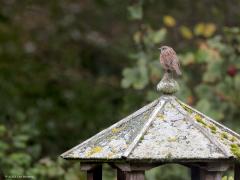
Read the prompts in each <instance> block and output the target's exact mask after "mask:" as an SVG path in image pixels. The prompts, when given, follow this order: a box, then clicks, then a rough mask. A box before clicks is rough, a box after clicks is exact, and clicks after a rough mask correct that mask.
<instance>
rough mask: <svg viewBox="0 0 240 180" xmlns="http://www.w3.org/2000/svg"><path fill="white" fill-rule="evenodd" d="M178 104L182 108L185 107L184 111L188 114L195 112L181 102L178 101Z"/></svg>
mask: <svg viewBox="0 0 240 180" xmlns="http://www.w3.org/2000/svg"><path fill="white" fill-rule="evenodd" d="M177 102H178V103H179V104H180V106H182V107H183V109H185V110H186V111H187V112H188V113H190V114H192V113H193V110H192V109H190V108H189V107H187V106H186V105H185V104H182V103H181V102H180V101H178V100H177Z"/></svg>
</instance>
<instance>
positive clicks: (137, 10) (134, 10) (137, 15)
mask: <svg viewBox="0 0 240 180" xmlns="http://www.w3.org/2000/svg"><path fill="white" fill-rule="evenodd" d="M128 12H129V15H130V18H131V19H133V20H139V19H142V16H143V11H142V5H141V4H140V3H139V4H136V5H133V6H129V7H128Z"/></svg>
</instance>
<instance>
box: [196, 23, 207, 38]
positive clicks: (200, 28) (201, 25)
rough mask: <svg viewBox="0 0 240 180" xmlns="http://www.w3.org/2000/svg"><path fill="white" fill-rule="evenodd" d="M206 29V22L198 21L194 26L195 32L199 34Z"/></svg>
mask: <svg viewBox="0 0 240 180" xmlns="http://www.w3.org/2000/svg"><path fill="white" fill-rule="evenodd" d="M204 31H205V24H204V23H198V24H196V25H195V27H194V34H195V35H197V36H199V35H202V34H204Z"/></svg>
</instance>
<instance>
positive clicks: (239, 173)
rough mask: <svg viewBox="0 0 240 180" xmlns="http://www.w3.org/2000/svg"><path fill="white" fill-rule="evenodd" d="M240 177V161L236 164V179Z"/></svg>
mask: <svg viewBox="0 0 240 180" xmlns="http://www.w3.org/2000/svg"><path fill="white" fill-rule="evenodd" d="M239 179H240V163H236V164H235V165H234V180H239Z"/></svg>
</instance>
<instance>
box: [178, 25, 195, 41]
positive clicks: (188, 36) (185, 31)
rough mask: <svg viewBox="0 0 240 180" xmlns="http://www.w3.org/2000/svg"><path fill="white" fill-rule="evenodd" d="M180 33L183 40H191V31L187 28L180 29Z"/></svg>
mask: <svg viewBox="0 0 240 180" xmlns="http://www.w3.org/2000/svg"><path fill="white" fill-rule="evenodd" d="M180 33H181V35H182V36H183V37H184V38H185V39H192V37H193V34H192V31H191V30H190V29H189V28H188V27H187V26H181V27H180Z"/></svg>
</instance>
